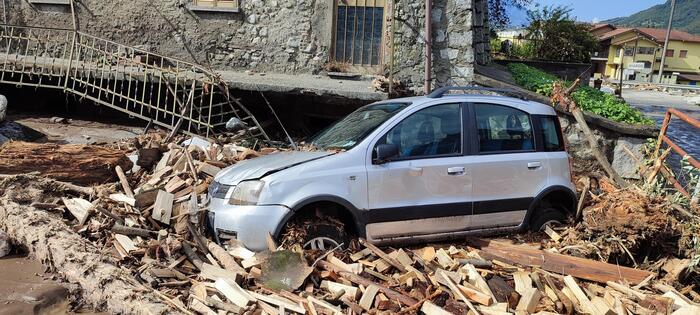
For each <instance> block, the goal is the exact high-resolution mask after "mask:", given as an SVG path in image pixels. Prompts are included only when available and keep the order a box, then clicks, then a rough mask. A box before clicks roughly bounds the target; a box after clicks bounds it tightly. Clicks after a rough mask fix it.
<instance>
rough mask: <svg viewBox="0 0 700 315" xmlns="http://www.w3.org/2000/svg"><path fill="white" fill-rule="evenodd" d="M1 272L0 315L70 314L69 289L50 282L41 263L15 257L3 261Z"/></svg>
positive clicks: (23, 257)
mask: <svg viewBox="0 0 700 315" xmlns="http://www.w3.org/2000/svg"><path fill="white" fill-rule="evenodd" d="M0 270H2V272H0V315H10V314H64V313H67V312H68V304H69V291H68V289H67V288H66V287H64V286H61V285H58V284H56V283H54V282H53V281H50V280H48V279H47V278H48V275H46V274H44V267H43V266H42V265H41V263H40V262H38V261H36V260H32V259H29V258H28V257H25V256H21V255H12V256H7V257H4V258H2V259H0Z"/></svg>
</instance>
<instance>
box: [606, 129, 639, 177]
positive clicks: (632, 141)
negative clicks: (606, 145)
mask: <svg viewBox="0 0 700 315" xmlns="http://www.w3.org/2000/svg"><path fill="white" fill-rule="evenodd" d="M644 144H645V140H644V139H640V138H630V137H620V138H618V139H617V142H616V143H615V148H614V150H613V161H612V168H613V169H614V170H615V171H616V172H617V173H618V174H620V176H622V178H625V179H641V177H640V176H639V167H638V166H637V162H636V161H635V159H634V158H632V157H631V156H630V154H629V153H627V152H626V151H625V149H624V147H627V148H628V149H629V150H630V151H631V152H632V153H633V154H634V155H635V157H636V158H637V159H638V160H639V161H642V160H643V159H644V155H643V153H642V152H643V151H642V150H643V149H644Z"/></svg>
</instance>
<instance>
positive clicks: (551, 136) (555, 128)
mask: <svg viewBox="0 0 700 315" xmlns="http://www.w3.org/2000/svg"><path fill="white" fill-rule="evenodd" d="M540 123H541V129H542V142H543V145H544V150H545V151H564V141H563V140H562V135H561V129H560V128H559V120H558V119H557V117H556V116H541V117H540Z"/></svg>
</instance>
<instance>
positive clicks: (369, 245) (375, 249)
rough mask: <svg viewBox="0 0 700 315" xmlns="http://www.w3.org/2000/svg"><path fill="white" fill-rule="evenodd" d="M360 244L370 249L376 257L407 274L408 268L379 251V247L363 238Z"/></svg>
mask: <svg viewBox="0 0 700 315" xmlns="http://www.w3.org/2000/svg"><path fill="white" fill-rule="evenodd" d="M360 244H362V245H364V246H365V247H367V248H369V249H370V250H371V251H372V252H373V253H374V254H375V255H377V256H379V257H380V258H381V259H384V260H385V261H386V262H387V263H389V264H390V265H392V266H394V268H396V269H398V270H399V271H401V272H406V268H405V267H404V266H403V265H402V264H401V263H399V262H398V261H396V259H393V258H391V257H389V255H388V254H387V253H385V252H384V251H382V250H381V249H379V248H378V247H377V246H374V244H372V243H370V242H367V240H365V239H362V238H361V239H360Z"/></svg>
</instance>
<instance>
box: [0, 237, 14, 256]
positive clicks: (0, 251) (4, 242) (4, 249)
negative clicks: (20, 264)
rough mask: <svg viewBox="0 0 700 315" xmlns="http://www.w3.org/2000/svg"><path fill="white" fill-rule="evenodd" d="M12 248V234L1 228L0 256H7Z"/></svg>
mask: <svg viewBox="0 0 700 315" xmlns="http://www.w3.org/2000/svg"><path fill="white" fill-rule="evenodd" d="M11 250H12V245H11V244H10V236H9V235H7V233H5V231H2V230H0V257H5V256H7V254H9V253H10V251H11Z"/></svg>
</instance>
